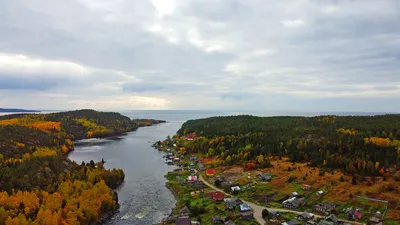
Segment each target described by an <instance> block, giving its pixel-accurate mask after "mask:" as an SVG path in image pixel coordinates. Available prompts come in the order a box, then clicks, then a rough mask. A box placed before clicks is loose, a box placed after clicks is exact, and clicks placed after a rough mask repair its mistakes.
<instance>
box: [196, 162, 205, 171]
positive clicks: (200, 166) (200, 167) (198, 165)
mask: <svg viewBox="0 0 400 225" xmlns="http://www.w3.org/2000/svg"><path fill="white" fill-rule="evenodd" d="M197 167H198V168H199V170H200V171H203V170H205V169H206V168H205V167H204V165H203V163H201V162H199V163H197Z"/></svg>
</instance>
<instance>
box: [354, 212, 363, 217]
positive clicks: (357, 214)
mask: <svg viewBox="0 0 400 225" xmlns="http://www.w3.org/2000/svg"><path fill="white" fill-rule="evenodd" d="M354 215H355V216H356V217H357V218H361V217H362V213H361V212H360V211H356V212H355V213H354Z"/></svg>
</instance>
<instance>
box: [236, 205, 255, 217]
mask: <svg viewBox="0 0 400 225" xmlns="http://www.w3.org/2000/svg"><path fill="white" fill-rule="evenodd" d="M239 213H240V217H241V218H242V219H245V220H247V219H253V218H254V216H253V211H252V210H251V208H250V206H249V205H247V204H241V205H239Z"/></svg>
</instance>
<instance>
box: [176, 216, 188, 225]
mask: <svg viewBox="0 0 400 225" xmlns="http://www.w3.org/2000/svg"><path fill="white" fill-rule="evenodd" d="M175 224H176V225H191V222H190V219H189V217H179V218H177V219H176V223H175Z"/></svg>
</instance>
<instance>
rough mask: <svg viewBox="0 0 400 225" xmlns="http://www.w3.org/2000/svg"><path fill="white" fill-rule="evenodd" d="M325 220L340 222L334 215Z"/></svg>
mask: <svg viewBox="0 0 400 225" xmlns="http://www.w3.org/2000/svg"><path fill="white" fill-rule="evenodd" d="M325 220H328V221H329V220H330V221H332V222H335V223H337V222H338V218H337V217H336V216H335V215H334V214H331V215H330V216H328V217H326V218H325Z"/></svg>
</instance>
